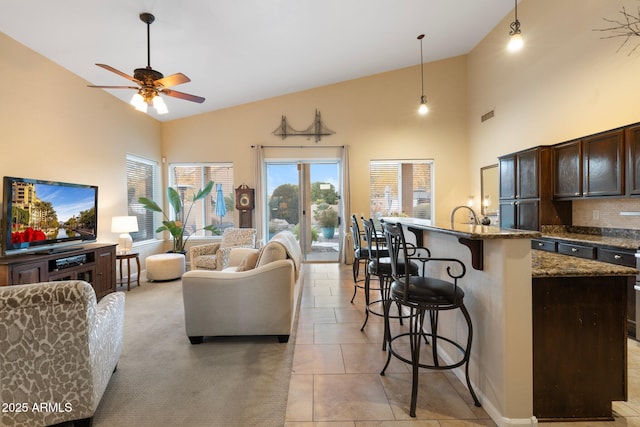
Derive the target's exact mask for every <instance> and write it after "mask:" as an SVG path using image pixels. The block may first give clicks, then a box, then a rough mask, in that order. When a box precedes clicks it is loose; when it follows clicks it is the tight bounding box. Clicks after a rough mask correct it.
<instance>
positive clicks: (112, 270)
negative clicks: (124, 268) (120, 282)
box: [93, 248, 116, 298]
mask: <svg viewBox="0 0 640 427" xmlns="http://www.w3.org/2000/svg"><path fill="white" fill-rule="evenodd" d="M115 283H116V253H115V250H111V248H102V249H99V250H96V277H95V281H94V282H93V289H95V291H96V295H100V296H102V295H106V294H108V293H110V292H113V291H115ZM98 298H99V297H98Z"/></svg>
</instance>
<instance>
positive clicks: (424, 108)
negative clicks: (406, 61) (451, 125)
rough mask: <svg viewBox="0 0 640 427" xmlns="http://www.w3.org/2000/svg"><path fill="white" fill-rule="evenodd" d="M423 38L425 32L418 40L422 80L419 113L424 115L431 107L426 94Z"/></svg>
mask: <svg viewBox="0 0 640 427" xmlns="http://www.w3.org/2000/svg"><path fill="white" fill-rule="evenodd" d="M423 38H424V34H420V35H419V36H418V40H420V80H421V82H422V96H420V107H418V113H419V114H421V115H423V116H424V115H425V114H427V113H428V112H429V107H428V106H427V97H426V96H425V95H424V60H423V59H422V39H423Z"/></svg>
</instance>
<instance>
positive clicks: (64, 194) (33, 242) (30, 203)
mask: <svg viewBox="0 0 640 427" xmlns="http://www.w3.org/2000/svg"><path fill="white" fill-rule="evenodd" d="M3 185H4V189H3V190H4V191H3V195H4V198H3V202H4V217H3V224H4V227H3V231H4V237H3V249H4V253H5V254H6V255H10V254H13V253H20V252H31V251H40V250H55V249H56V248H57V247H60V246H64V245H67V244H72V243H77V242H78V241H87V240H89V241H92V240H96V237H97V232H98V229H97V215H96V213H97V207H98V187H96V186H91V185H80V184H70V183H65V182H54V181H41V180H36V179H25V178H13V177H4V182H3Z"/></svg>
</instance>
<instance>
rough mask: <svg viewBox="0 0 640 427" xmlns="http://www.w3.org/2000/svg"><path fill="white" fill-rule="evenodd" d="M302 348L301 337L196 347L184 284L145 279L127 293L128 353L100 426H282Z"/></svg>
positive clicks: (209, 341) (99, 415) (215, 341)
mask: <svg viewBox="0 0 640 427" xmlns="http://www.w3.org/2000/svg"><path fill="white" fill-rule="evenodd" d="M299 295H300V292H299V293H298V295H297V296H296V297H297V298H299ZM296 307H298V308H299V304H296ZM247 310H251V307H247ZM298 311H299V310H298V309H297V310H296V320H295V321H294V328H295V327H296V324H297V317H298V313H297V312H298ZM293 330H294V331H295V330H296V329H293ZM294 346H295V333H294V334H292V335H291V338H290V339H289V342H288V343H286V344H284V343H279V342H278V340H277V338H276V337H207V338H205V340H204V342H203V343H202V344H200V345H191V344H190V343H189V340H188V338H187V336H186V333H185V330H184V309H183V305H182V283H181V282H180V281H179V280H178V281H172V282H145V281H144V280H143V281H142V285H141V286H139V287H133V288H132V289H131V291H130V292H126V303H125V324H124V345H123V352H122V356H121V358H120V361H119V363H118V369H117V371H116V372H115V373H114V375H113V377H112V378H111V381H110V383H109V385H108V387H107V389H106V391H105V394H104V396H103V398H102V400H101V402H100V405H99V406H98V409H97V411H96V414H95V417H94V426H95V427H120V426H122V427H125V426H126V427H131V426H136V427H145V426H149V427H162V426H172V427H175V426H193V427H199V426H202V427H205V426H206V427H210V426H225V427H226V426H248V425H260V426H282V425H284V419H285V414H286V407H287V395H288V392H289V381H290V378H291V369H292V363H293V350H294Z"/></svg>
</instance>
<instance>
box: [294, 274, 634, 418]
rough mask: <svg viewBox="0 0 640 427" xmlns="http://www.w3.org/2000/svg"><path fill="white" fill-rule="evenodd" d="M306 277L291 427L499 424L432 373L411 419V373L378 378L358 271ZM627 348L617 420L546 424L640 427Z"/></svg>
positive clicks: (377, 340)
mask: <svg viewBox="0 0 640 427" xmlns="http://www.w3.org/2000/svg"><path fill="white" fill-rule="evenodd" d="M304 274H305V281H304V288H303V294H302V301H301V305H300V317H299V321H298V330H297V333H296V347H295V354H294V359H293V374H292V376H291V385H290V389H289V401H288V404H287V415H286V423H285V427H314V426H318V427H319V426H322V427H374V426H376V427H409V426H425V427H458V426H461V427H462V426H464V427H470V426H495V425H496V424H495V423H494V422H493V421H492V420H491V418H489V416H488V415H487V413H486V412H485V411H484V410H483V409H482V408H476V407H475V406H474V405H473V401H472V399H471V397H470V395H469V393H468V391H467V390H466V388H465V387H464V386H463V385H462V383H460V381H459V380H458V379H457V378H456V377H455V376H453V374H451V373H447V372H434V371H427V370H425V371H424V373H421V374H420V375H421V377H420V387H419V391H418V405H417V411H416V412H417V413H416V418H411V417H410V416H409V400H410V393H411V374H410V371H409V368H408V366H407V365H406V364H404V363H401V362H398V361H397V360H395V359H394V360H392V363H391V365H390V367H389V368H388V369H387V375H386V376H380V375H379V372H380V369H381V368H382V366H383V365H384V362H385V361H386V352H384V351H382V348H381V346H382V333H383V323H382V318H380V317H377V316H369V322H368V324H367V327H366V328H365V330H364V331H363V332H361V331H360V326H361V324H362V321H363V320H364V311H363V307H364V297H363V292H362V289H358V293H357V296H356V299H355V300H354V303H353V304H351V303H350V302H349V301H350V299H351V296H352V295H353V277H352V272H351V266H345V265H339V264H305V265H304ZM361 276H362V273H361ZM396 324H397V323H396ZM393 327H399V326H393ZM628 343H629V360H628V377H629V400H628V401H627V402H614V404H613V408H614V412H615V420H614V421H611V422H574V423H547V424H548V425H549V426H550V427H564V426H570V427H588V426H589V427H591V426H594V427H600V426H602V427H609V426H615V427H622V426H629V427H640V343H638V342H636V341H634V340H629V342H628ZM541 424H542V423H541Z"/></svg>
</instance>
